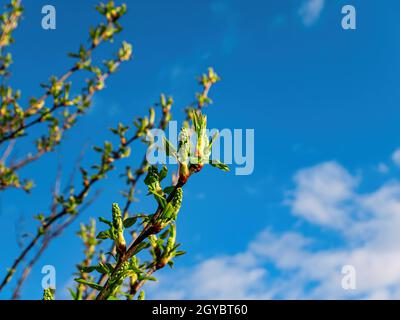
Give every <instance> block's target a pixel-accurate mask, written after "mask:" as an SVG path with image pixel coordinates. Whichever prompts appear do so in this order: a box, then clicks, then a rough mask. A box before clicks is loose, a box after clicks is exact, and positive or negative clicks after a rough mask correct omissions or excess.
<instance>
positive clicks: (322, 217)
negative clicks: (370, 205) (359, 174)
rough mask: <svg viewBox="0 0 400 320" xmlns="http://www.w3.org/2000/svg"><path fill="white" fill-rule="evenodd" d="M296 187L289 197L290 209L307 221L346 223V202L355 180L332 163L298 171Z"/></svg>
mask: <svg viewBox="0 0 400 320" xmlns="http://www.w3.org/2000/svg"><path fill="white" fill-rule="evenodd" d="M294 180H295V183H296V189H295V190H294V192H293V196H292V198H291V199H289V201H288V202H289V203H290V205H291V207H292V212H293V213H294V214H295V215H298V216H301V217H303V218H305V219H306V220H308V221H310V222H312V223H316V224H320V225H325V226H330V227H339V228H341V227H343V226H344V225H345V224H346V223H347V221H346V220H347V218H348V211H349V210H350V208H349V205H348V201H349V199H351V198H352V196H353V191H352V190H353V188H354V187H355V186H356V185H357V179H356V178H354V177H352V176H351V175H350V174H349V173H348V172H347V171H346V170H345V169H344V168H342V167H341V166H340V165H338V164H337V163H335V162H326V163H323V164H320V165H317V166H315V167H312V168H307V169H304V170H300V171H299V172H298V173H297V174H296V175H295V177H294Z"/></svg>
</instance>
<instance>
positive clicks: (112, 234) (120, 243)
mask: <svg viewBox="0 0 400 320" xmlns="http://www.w3.org/2000/svg"><path fill="white" fill-rule="evenodd" d="M99 220H100V221H101V222H103V223H105V224H107V225H108V226H109V227H110V228H109V229H108V230H105V231H101V232H100V233H99V234H98V235H97V239H112V240H114V242H115V246H116V249H117V253H118V254H119V255H123V254H124V253H125V250H126V241H125V237H124V223H123V220H122V214H121V209H120V208H119V206H118V204H117V203H113V205H112V221H111V222H110V221H108V220H107V219H104V218H100V219H99Z"/></svg>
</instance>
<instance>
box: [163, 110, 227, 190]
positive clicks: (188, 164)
mask: <svg viewBox="0 0 400 320" xmlns="http://www.w3.org/2000/svg"><path fill="white" fill-rule="evenodd" d="M190 119H191V121H192V126H191V127H183V128H182V129H181V132H180V134H179V143H178V148H177V149H176V148H175V147H174V146H173V145H172V143H171V142H170V141H169V140H168V139H167V138H164V150H165V152H166V154H167V156H172V157H174V158H175V159H176V161H177V162H178V164H179V183H180V184H181V185H184V184H185V183H186V182H187V179H188V178H189V176H190V175H191V174H192V173H195V172H199V171H200V170H201V169H202V168H203V166H204V164H208V163H209V164H211V165H212V166H214V167H217V168H219V169H221V170H224V171H229V167H228V166H227V165H225V164H223V163H222V162H220V161H219V160H213V159H211V148H212V144H213V142H214V140H215V139H216V137H217V136H216V135H214V136H213V137H212V138H211V139H210V138H209V137H208V134H207V131H208V130H207V116H206V115H204V114H203V113H202V112H201V110H200V109H197V110H195V109H193V110H192V111H191V112H190Z"/></svg>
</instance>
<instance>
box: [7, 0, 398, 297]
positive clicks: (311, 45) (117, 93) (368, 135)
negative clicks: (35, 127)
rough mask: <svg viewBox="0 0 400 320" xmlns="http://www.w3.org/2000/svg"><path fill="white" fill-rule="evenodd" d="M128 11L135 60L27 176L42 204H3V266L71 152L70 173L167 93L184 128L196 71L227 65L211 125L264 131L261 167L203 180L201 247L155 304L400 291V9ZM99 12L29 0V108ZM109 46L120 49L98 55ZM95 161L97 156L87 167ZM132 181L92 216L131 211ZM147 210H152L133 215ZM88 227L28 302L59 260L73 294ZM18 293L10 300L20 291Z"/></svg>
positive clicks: (21, 47) (193, 205)
mask: <svg viewBox="0 0 400 320" xmlns="http://www.w3.org/2000/svg"><path fill="white" fill-rule="evenodd" d="M3 2H4V1H2V3H3ZM127 2H128V3H127V4H128V10H129V12H128V14H127V16H126V17H125V18H124V19H123V21H122V23H123V26H124V31H123V33H122V34H121V35H120V36H118V38H117V41H116V42H117V43H119V42H121V41H122V40H124V39H125V40H127V41H129V42H131V43H132V45H133V49H134V54H133V59H132V61H130V62H129V63H126V64H124V65H123V66H122V68H121V69H120V71H119V72H118V74H116V75H114V76H113V77H112V78H110V79H109V81H108V83H107V89H106V90H105V91H103V92H101V93H100V94H98V95H97V97H96V99H95V103H94V106H93V109H92V110H91V111H90V112H89V114H88V115H87V116H85V118H83V119H81V120H80V121H79V124H78V125H77V126H76V127H75V128H74V129H73V130H71V131H70V132H69V133H68V139H67V140H66V141H65V143H63V145H62V146H61V147H60V148H59V149H58V152H57V153H55V154H51V155H46V156H45V157H43V158H42V159H41V160H40V161H38V162H37V163H35V164H33V165H31V166H30V167H29V168H27V169H26V170H25V171H24V172H23V173H24V174H26V175H29V176H32V177H33V178H35V180H36V184H37V186H36V188H35V190H34V191H33V193H32V195H30V196H26V195H25V194H23V193H21V192H20V191H15V190H11V191H7V192H3V193H2V194H1V195H0V204H1V213H0V222H1V226H2V232H1V233H0V243H2V244H3V247H2V252H3V253H2V258H1V259H0V269H2V270H5V268H7V267H8V266H9V265H10V264H11V263H12V260H13V257H14V256H16V254H17V253H18V252H19V250H20V249H19V248H18V246H17V244H16V241H15V239H16V234H17V232H19V231H18V230H24V231H28V232H29V231H30V232H33V231H34V230H35V224H34V222H33V220H32V218H31V217H32V215H33V214H36V213H38V212H41V211H45V210H47V209H48V206H49V202H50V198H49V192H48V191H49V189H50V186H51V183H52V182H53V181H54V178H55V176H56V167H57V158H58V157H61V159H62V160H63V163H64V165H63V170H64V172H65V175H66V176H67V173H68V171H69V170H70V169H71V167H72V166H73V162H74V160H75V159H76V158H77V157H78V155H79V153H80V151H81V150H82V148H83V146H84V145H85V144H88V143H89V144H96V143H101V141H103V140H105V139H107V138H108V137H109V136H110V134H109V133H108V132H107V128H108V127H110V126H113V125H115V124H117V123H118V122H119V121H122V122H126V123H128V122H130V121H131V119H132V117H133V116H135V115H143V114H144V113H145V112H146V109H147V108H148V107H149V106H150V105H151V104H152V103H153V102H155V101H156V100H157V99H158V96H159V93H161V92H164V93H166V94H170V95H172V96H173V97H174V99H175V102H176V104H175V106H174V108H175V109H174V115H175V116H176V118H177V119H178V120H179V119H182V116H181V115H180V113H181V112H180V111H181V110H182V109H183V108H184V107H185V106H186V104H188V103H189V102H191V101H192V100H193V95H194V93H195V92H196V90H198V88H197V86H196V81H195V79H196V76H197V75H198V74H200V73H202V72H204V71H205V70H206V68H207V67H209V66H213V67H214V68H215V70H216V71H217V72H218V74H220V76H221V78H222V81H221V82H220V83H218V84H217V85H216V86H215V88H213V91H212V93H211V97H212V98H213V100H214V104H213V105H212V106H211V107H210V108H209V109H208V110H207V113H208V115H209V125H210V127H212V128H219V129H223V128H232V129H233V128H240V129H247V128H248V129H254V130H255V170H254V172H253V174H251V175H249V176H235V175H234V174H233V173H230V174H225V173H223V172H220V171H218V170H213V169H212V168H206V169H205V170H204V172H202V173H201V174H199V175H197V176H195V177H194V178H193V180H192V181H190V185H188V186H187V189H186V190H185V202H184V206H183V208H182V211H181V214H180V218H179V222H178V238H179V241H180V242H182V243H183V248H184V249H185V250H186V251H187V252H188V253H187V254H186V255H185V256H183V257H180V258H179V259H177V261H176V269H175V270H174V271H171V270H163V271H162V272H161V273H160V282H159V284H158V285H157V286H158V287H157V288H156V287H155V286H154V285H153V286H151V287H150V288H149V298H152V297H153V298H169V297H172V298H278V299H280V298H308V297H312V298H315V297H317V298H370V297H378V298H395V297H400V286H399V285H398V283H400V254H398V253H397V251H399V252H400V250H399V249H400V248H399V245H398V243H400V242H399V241H397V240H400V239H398V238H399V236H398V235H397V232H396V231H395V227H397V226H400V221H399V218H398V216H399V215H400V209H399V208H400V182H399V181H398V174H399V164H400V161H399V157H396V156H393V155H396V153H395V150H397V147H399V146H400V139H399V133H400V127H399V125H398V122H399V119H400V110H399V101H400V94H399V90H398V84H399V74H400V64H399V60H398V54H399V49H400V48H399V45H398V41H397V40H396V39H397V38H398V36H399V32H400V24H399V23H398V22H397V21H399V20H398V17H397V15H396V12H398V10H399V8H400V4H399V3H398V2H397V1H393V0H392V1H388V0H386V1H380V2H379V4H378V2H376V1H359V0H351V1H350V2H349V1H340V0H338V1H333V0H331V1H327V0H325V1H323V0H286V1H282V0H268V1H265V0H262V1H261V0H253V1H246V2H245V1H234V0H231V1H229V0H212V1H207V0H205V1H201V2H199V1H197V2H195V1H192V2H190V3H189V2H188V1H168V2H165V1H127ZM96 3H97V1H94V0H90V1H89V0H87V1H66V0H53V1H51V2H49V1H41V0H36V1H30V2H29V1H27V2H26V3H25V7H26V12H25V16H24V20H23V22H22V23H21V25H20V28H19V29H18V31H17V32H16V34H15V38H16V44H15V45H14V47H13V55H14V60H15V64H14V65H13V66H12V71H13V79H12V81H11V83H12V84H15V85H16V86H18V87H19V88H21V89H22V91H23V96H24V97H25V99H27V98H28V97H30V96H32V95H36V96H39V95H40V92H41V89H40V87H39V83H40V82H44V81H45V80H46V79H48V77H49V76H50V75H52V74H61V73H62V72H63V71H64V70H65V68H66V67H67V66H69V65H70V61H68V58H67V57H66V53H68V52H71V51H74V50H76V49H77V47H78V43H81V42H84V41H86V40H87V36H86V35H87V30H88V28H89V26H90V25H93V24H95V23H96V21H98V15H97V14H96V12H95V10H94V9H93V7H94V5H95V4H96ZM349 3H350V4H352V5H354V6H355V8H356V10H357V29H356V30H343V29H342V28H341V18H342V14H341V8H342V7H343V6H344V5H345V4H349ZM45 4H53V5H54V6H55V7H56V9H57V29H56V30H54V31H45V30H43V29H42V28H41V24H40V22H41V18H42V15H41V8H42V6H43V5H45ZM111 53H112V47H110V46H108V47H106V48H105V49H103V51H100V52H99V54H102V55H107V54H111ZM27 141H28V142H29V140H27ZM26 147H27V145H26V144H25V143H22V144H21V145H20V146H19V145H17V149H16V150H17V152H19V153H22V152H24V150H26V149H25V148H26ZM133 154H135V153H134V152H133ZM94 159H95V158H94V157H93V153H91V152H87V156H86V159H85V163H86V164H89V163H91V161H93V160H94ZM134 159H136V160H133V161H136V162H135V163H137V162H138V161H140V160H141V156H140V157H139V158H134ZM118 173H119V172H114V173H112V174H111V175H110V180H109V181H108V182H107V183H106V184H103V185H101V186H100V188H101V189H102V190H103V192H102V194H101V197H100V198H99V199H98V201H97V202H96V204H94V205H93V206H92V207H91V208H90V209H89V210H88V211H86V212H85V213H84V214H83V215H82V217H81V218H80V221H88V220H89V217H90V216H94V217H97V216H99V215H103V216H104V215H108V214H109V209H108V208H109V207H110V204H111V203H112V202H115V201H116V202H122V198H121V196H120V195H119V190H120V188H121V186H122V181H121V180H120V179H118ZM65 180H66V179H65ZM142 189H143V186H142ZM147 207H148V205H147V203H146V201H142V202H139V203H137V204H135V208H134V210H135V211H136V210H137V211H141V210H143V208H147ZM80 221H78V222H80ZM78 222H77V223H76V224H74V225H72V226H71V227H70V228H69V230H68V231H66V232H65V234H64V235H63V237H62V238H60V239H57V240H56V241H54V242H53V243H52V245H51V247H50V248H49V250H48V251H47V253H46V254H45V255H44V256H43V257H42V259H41V260H40V262H39V263H38V265H37V266H36V267H35V269H34V270H33V272H32V274H31V276H30V278H29V281H28V283H27V284H26V286H25V287H24V290H23V295H22V297H23V298H29V299H36V298H39V297H40V296H41V294H42V293H41V287H40V282H41V278H42V275H41V273H40V271H41V266H42V265H45V264H51V265H54V266H55V267H56V269H57V288H58V295H59V297H66V294H65V292H63V290H64V291H65V288H66V286H67V285H68V284H69V283H70V281H71V278H72V275H71V273H72V271H73V270H74V269H73V268H74V266H75V264H76V263H78V262H79V261H80V259H81V245H80V241H79V239H77V238H76V237H75V236H74V233H75V232H76V231H77V229H78ZM17 226H18V227H17ZM4 244H6V245H4ZM346 264H350V265H354V267H355V269H356V271H357V289H356V290H354V291H345V290H343V289H342V288H341V287H340V281H341V277H342V275H341V273H340V271H341V268H342V266H343V265H346ZM12 287H13V286H12V285H10V286H9V287H8V290H5V291H4V292H2V294H1V295H0V297H1V298H8V297H9V295H10V288H12ZM193 288H196V289H193Z"/></svg>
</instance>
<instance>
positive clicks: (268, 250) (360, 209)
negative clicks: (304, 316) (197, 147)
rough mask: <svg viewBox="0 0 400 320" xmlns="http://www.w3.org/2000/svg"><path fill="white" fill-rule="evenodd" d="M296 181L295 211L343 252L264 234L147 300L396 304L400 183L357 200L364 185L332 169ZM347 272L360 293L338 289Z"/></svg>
mask: <svg viewBox="0 0 400 320" xmlns="http://www.w3.org/2000/svg"><path fill="white" fill-rule="evenodd" d="M294 181H295V184H296V187H295V188H294V192H293V193H292V196H291V199H290V203H291V205H292V212H293V213H294V214H295V215H296V216H297V217H299V218H301V219H306V220H307V221H308V222H311V223H313V224H315V225H316V226H324V227H329V228H331V229H330V232H332V231H334V232H336V233H337V236H338V237H341V238H342V239H343V244H342V245H336V246H335V247H331V246H330V247H329V246H328V247H324V245H323V244H324V242H323V241H324V239H323V238H317V237H314V238H310V237H307V236H305V235H304V234H302V233H301V232H293V231H286V232H283V233H281V234H278V233H274V232H273V231H271V230H270V229H267V230H264V231H262V232H261V233H260V234H259V235H258V236H257V237H255V239H254V240H253V241H252V242H250V243H249V245H248V247H247V249H246V250H244V251H243V252H239V253H237V254H233V255H224V256H220V257H214V258H210V259H205V260H203V261H202V262H201V263H199V264H198V265H195V266H193V267H192V268H185V269H181V270H180V271H178V272H177V273H175V272H173V273H168V275H167V276H166V277H162V278H161V279H160V283H159V284H158V285H157V286H156V288H157V290H154V289H155V288H154V287H153V288H151V290H150V297H152V298H154V297H157V298H179V299H182V298H189V299H196V298H198V299H268V298H279V299H304V298H312V299H334V298H338V299H344V298H365V299H399V298H400V232H399V231H398V230H400V182H399V181H393V180H392V181H389V182H387V183H384V184H383V185H381V186H380V187H378V188H376V189H375V190H373V191H372V192H368V193H360V192H357V191H356V188H357V186H358V184H359V183H360V182H361V181H360V179H358V178H357V177H355V176H353V175H351V174H350V173H349V172H348V171H347V170H346V169H345V168H343V167H342V166H340V165H339V164H338V163H335V162H327V163H322V164H320V165H317V166H314V167H311V168H307V169H303V170H300V171H299V172H298V173H297V174H296V175H295V176H294ZM344 202H345V203H346V205H344ZM338 221H340V223H338ZM316 244H318V247H315V245H316ZM328 244H329V243H328ZM316 248H318V249H316ZM344 265H352V266H354V267H355V270H356V286H357V289H356V290H344V289H342V287H341V281H342V277H343V275H342V274H341V269H342V267H343V266H344Z"/></svg>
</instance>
